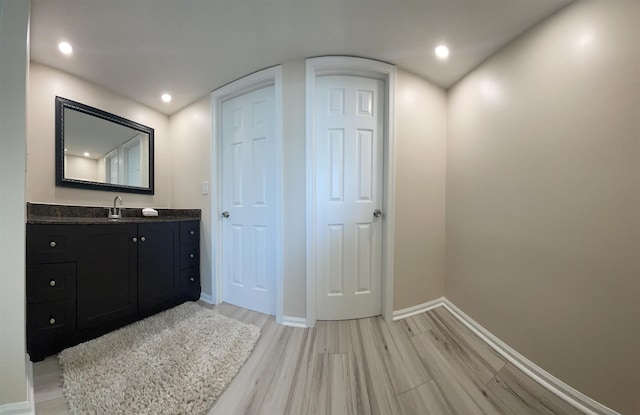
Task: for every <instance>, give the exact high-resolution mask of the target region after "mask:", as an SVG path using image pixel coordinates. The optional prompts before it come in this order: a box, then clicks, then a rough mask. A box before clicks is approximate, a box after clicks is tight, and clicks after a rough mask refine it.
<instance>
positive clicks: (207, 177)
mask: <svg viewBox="0 0 640 415" xmlns="http://www.w3.org/2000/svg"><path fill="white" fill-rule="evenodd" d="M169 124H170V137H171V149H172V151H171V157H172V159H173V160H172V161H173V162H172V165H173V170H172V173H171V176H172V180H173V189H174V192H173V195H174V197H173V201H172V203H171V207H172V208H175V209H201V210H202V212H201V213H202V221H201V225H200V275H201V284H202V292H203V293H204V294H207V295H211V269H212V268H211V267H212V257H211V255H212V254H211V252H212V251H211V249H212V245H211V188H212V186H211V105H210V99H209V96H206V97H204V98H202V99H200V100H198V101H197V102H195V103H193V104H191V105H189V106H188V107H186V108H184V109H183V110H181V111H179V112H177V113H175V114H173V115H172V116H171V118H170V119H169ZM202 182H208V183H209V190H210V193H209V194H208V195H203V194H202Z"/></svg>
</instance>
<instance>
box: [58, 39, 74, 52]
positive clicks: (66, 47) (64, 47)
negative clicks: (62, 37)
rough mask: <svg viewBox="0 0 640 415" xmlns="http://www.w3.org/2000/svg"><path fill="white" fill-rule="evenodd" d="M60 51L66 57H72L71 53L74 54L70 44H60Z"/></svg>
mask: <svg viewBox="0 0 640 415" xmlns="http://www.w3.org/2000/svg"><path fill="white" fill-rule="evenodd" d="M58 49H59V50H60V52H62V53H63V54H65V55H71V53H73V48H72V47H71V45H70V44H69V43H68V42H60V43H58Z"/></svg>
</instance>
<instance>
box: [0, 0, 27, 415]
mask: <svg viewBox="0 0 640 415" xmlns="http://www.w3.org/2000/svg"><path fill="white" fill-rule="evenodd" d="M28 27H29V2H23V1H3V0H0V126H1V127H0V145H1V146H2V150H0V412H4V411H5V410H6V411H11V410H12V409H15V410H18V409H21V410H23V411H24V413H26V410H27V409H29V408H28V404H27V401H28V396H27V370H28V367H27V365H26V360H25V353H26V346H25V324H24V322H25V277H24V276H25V250H24V246H25V224H24V212H25V207H24V193H25V191H24V187H25V175H24V170H25V144H24V143H25V136H26V89H27V70H28V59H29V58H28V49H27V48H28V46H27V35H28Z"/></svg>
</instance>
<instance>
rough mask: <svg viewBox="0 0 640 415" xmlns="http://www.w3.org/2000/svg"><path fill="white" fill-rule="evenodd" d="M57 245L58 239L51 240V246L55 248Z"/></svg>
mask: <svg viewBox="0 0 640 415" xmlns="http://www.w3.org/2000/svg"><path fill="white" fill-rule="evenodd" d="M56 245H58V244H57V243H56V241H51V242H49V246H50V247H51V248H55V247H56Z"/></svg>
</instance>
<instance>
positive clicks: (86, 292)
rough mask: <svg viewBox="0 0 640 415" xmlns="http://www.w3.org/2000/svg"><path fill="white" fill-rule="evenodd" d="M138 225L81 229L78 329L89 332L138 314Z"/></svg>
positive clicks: (82, 227)
mask: <svg viewBox="0 0 640 415" xmlns="http://www.w3.org/2000/svg"><path fill="white" fill-rule="evenodd" d="M137 235H138V226H137V225H135V224H116V225H84V226H79V227H78V240H79V241H80V242H81V243H80V244H79V247H78V278H77V287H78V296H77V304H78V329H80V330H83V329H89V328H92V327H98V326H100V325H103V324H106V323H109V322H112V321H114V320H118V319H121V318H124V317H127V316H130V315H132V314H134V313H136V312H137V311H138V284H137V281H136V275H137V260H136V257H137V249H138V247H137V244H136V243H135V242H134V238H137Z"/></svg>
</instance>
